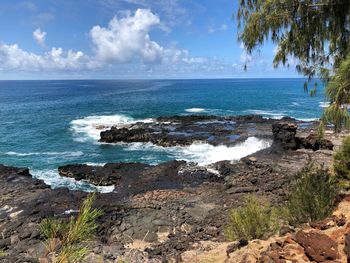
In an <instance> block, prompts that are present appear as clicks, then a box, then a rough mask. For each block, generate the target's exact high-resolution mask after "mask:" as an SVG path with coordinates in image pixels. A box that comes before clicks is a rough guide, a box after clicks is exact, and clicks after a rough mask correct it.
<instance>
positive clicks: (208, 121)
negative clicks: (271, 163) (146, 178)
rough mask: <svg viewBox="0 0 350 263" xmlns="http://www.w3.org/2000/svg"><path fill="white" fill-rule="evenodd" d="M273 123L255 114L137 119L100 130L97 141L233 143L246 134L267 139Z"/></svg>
mask: <svg viewBox="0 0 350 263" xmlns="http://www.w3.org/2000/svg"><path fill="white" fill-rule="evenodd" d="M274 122H275V120H272V119H264V118H263V117H262V116H258V115H247V116H236V117H218V116H202V115H200V116H196V115H193V116H173V117H160V118H157V119H155V121H154V122H150V123H142V122H139V123H136V124H132V125H126V126H124V127H112V128H110V129H109V130H106V131H102V132H101V134H100V137H101V138H100V141H101V142H107V143H119V142H125V143H130V142H151V143H153V144H156V145H161V146H164V147H169V146H175V145H190V144H192V143H194V142H205V143H209V144H212V145H221V144H224V145H234V144H236V143H237V142H240V141H243V140H245V139H246V138H247V137H249V136H259V137H262V138H271V129H270V125H271V124H272V123H274Z"/></svg>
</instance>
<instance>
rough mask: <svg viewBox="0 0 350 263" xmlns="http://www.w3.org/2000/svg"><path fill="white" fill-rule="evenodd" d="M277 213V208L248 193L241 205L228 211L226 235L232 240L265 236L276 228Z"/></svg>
mask: <svg viewBox="0 0 350 263" xmlns="http://www.w3.org/2000/svg"><path fill="white" fill-rule="evenodd" d="M277 214H278V213H277V210H276V209H275V208H273V207H272V206H271V205H270V204H269V203H266V202H265V203H264V202H261V201H259V200H258V199H257V197H255V196H252V195H249V196H248V197H246V200H245V204H244V206H243V207H240V208H235V209H232V210H231V211H230V212H229V225H228V226H227V228H226V235H227V237H228V238H229V239H230V240H232V241H234V240H239V239H245V240H252V239H258V238H267V237H268V236H269V235H272V234H274V233H275V232H276V231H277V229H278V216H277Z"/></svg>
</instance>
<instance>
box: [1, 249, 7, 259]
mask: <svg viewBox="0 0 350 263" xmlns="http://www.w3.org/2000/svg"><path fill="white" fill-rule="evenodd" d="M6 256H7V253H6V252H5V251H4V250H2V249H0V258H1V257H6Z"/></svg>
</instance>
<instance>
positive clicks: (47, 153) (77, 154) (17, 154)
mask: <svg viewBox="0 0 350 263" xmlns="http://www.w3.org/2000/svg"><path fill="white" fill-rule="evenodd" d="M5 154H6V155H12V156H19V157H24V156H34V155H42V156H63V157H78V156H82V155H83V154H84V153H83V152H81V151H76V152H29V153H19V152H6V153H5Z"/></svg>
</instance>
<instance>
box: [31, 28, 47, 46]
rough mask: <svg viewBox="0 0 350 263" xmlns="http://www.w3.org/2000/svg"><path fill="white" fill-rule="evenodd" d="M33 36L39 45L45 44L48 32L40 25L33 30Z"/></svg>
mask: <svg viewBox="0 0 350 263" xmlns="http://www.w3.org/2000/svg"><path fill="white" fill-rule="evenodd" d="M33 38H34V39H35V41H36V42H37V43H38V44H39V45H41V46H45V41H46V32H42V31H41V29H40V27H39V28H37V29H36V30H35V31H34V32H33Z"/></svg>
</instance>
